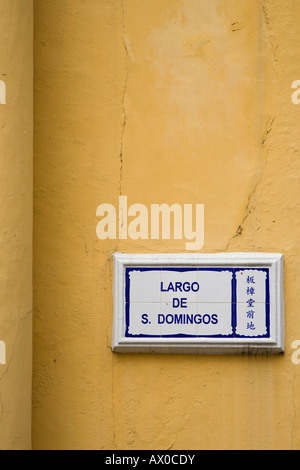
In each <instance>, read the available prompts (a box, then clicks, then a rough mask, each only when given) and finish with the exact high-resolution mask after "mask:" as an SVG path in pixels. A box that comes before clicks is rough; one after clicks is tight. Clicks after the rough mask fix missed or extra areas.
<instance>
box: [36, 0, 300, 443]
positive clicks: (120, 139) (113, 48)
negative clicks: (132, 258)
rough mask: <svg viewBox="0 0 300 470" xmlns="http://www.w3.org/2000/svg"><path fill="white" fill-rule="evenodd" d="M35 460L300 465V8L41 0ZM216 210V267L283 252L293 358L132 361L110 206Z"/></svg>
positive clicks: (208, 236)
mask: <svg viewBox="0 0 300 470" xmlns="http://www.w3.org/2000/svg"><path fill="white" fill-rule="evenodd" d="M34 6H35V42H34V52H35V166H34V382H33V443H34V448H35V449H65V448H68V449H78V448H81V449H96V448H98V449H292V448H293V449H299V447H300V433H299V432H300V409H299V406H300V405H299V404H300V391H299V390H300V388H299V383H300V382H299V380H300V366H296V365H295V364H293V362H292V353H293V352H294V351H293V349H292V343H293V341H294V340H297V339H300V317H299V301H300V294H299V276H300V251H299V238H300V215H299V214H300V212H299V203H300V186H299V183H300V166H299V151H300V134H299V126H300V108H299V107H297V106H295V105H294V104H292V101H291V94H292V90H291V84H292V82H293V81H294V80H296V79H299V78H300V70H299V64H298V62H297V60H296V58H297V54H298V46H299V28H300V3H299V2H295V1H293V0H286V1H284V2H283V0H243V1H240V0H239V1H236V0H226V1H222V0H210V1H209V2H208V1H207V0H84V1H83V0H46V1H45V0H35V2H34ZM120 195H126V196H128V203H129V204H133V203H142V204H144V205H145V206H147V207H148V208H150V205H151V204H154V203H159V204H161V203H167V204H169V205H171V204H173V203H175V202H177V203H180V204H182V205H183V204H197V203H198V204H205V244H204V247H203V250H202V252H206V253H209V252H213V253H217V252H231V251H232V252H239V251H243V252H251V251H253V252H282V253H283V254H284V257H285V299H286V351H285V354H283V355H274V356H271V355H256V356H255V355H234V356H207V357H206V356H182V355H172V356H169V355H148V354H147V355H134V354H131V355H117V354H113V353H112V351H111V329H112V312H113V301H112V278H113V270H112V254H113V253H114V252H116V251H120V252H127V253H155V252H184V251H185V243H184V240H151V239H149V240H131V239H128V240H118V239H117V240H102V241H101V240H99V239H98V238H97V237H96V225H97V223H98V221H99V218H97V217H96V209H97V207H98V205H100V204H102V203H110V204H113V205H114V206H115V207H116V208H117V207H118V200H119V196H120Z"/></svg>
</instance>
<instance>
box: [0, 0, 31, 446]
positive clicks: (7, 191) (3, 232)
mask: <svg viewBox="0 0 300 470" xmlns="http://www.w3.org/2000/svg"><path fill="white" fill-rule="evenodd" d="M32 45H33V2H32V1H31V0H26V1H24V0H1V1H0V80H1V81H2V82H3V83H4V86H3V90H4V91H5V93H4V95H3V96H6V99H5V100H2V99H1V103H4V104H0V180H1V184H0V250H1V258H0V259H1V261H0V305H1V314H0V340H1V341H3V343H4V344H5V349H6V361H3V362H6V364H3V363H2V361H1V358H2V355H1V358H0V450H6V449H9V450H14V449H30V448H31V377H32V373H31V370H32V157H33V47H32ZM5 103H6V104H5Z"/></svg>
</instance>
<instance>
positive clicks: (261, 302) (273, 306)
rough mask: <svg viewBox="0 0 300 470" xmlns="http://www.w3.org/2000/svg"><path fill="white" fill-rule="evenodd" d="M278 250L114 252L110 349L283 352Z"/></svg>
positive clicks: (187, 351) (191, 351)
mask: <svg viewBox="0 0 300 470" xmlns="http://www.w3.org/2000/svg"><path fill="white" fill-rule="evenodd" d="M283 310H284V304H283V257H282V255H280V254H265V253H230V254H218V255H206V254H205V255H204V254H203V255H202V254H193V255H190V254H161V255H127V254H126V255H125V254H115V255H114V322H113V351H115V352H123V353H124V352H148V353H149V352H159V353H193V354H216V353H239V352H248V351H254V352H256V353H258V352H260V351H261V352H277V353H278V352H283V349H284V312H283Z"/></svg>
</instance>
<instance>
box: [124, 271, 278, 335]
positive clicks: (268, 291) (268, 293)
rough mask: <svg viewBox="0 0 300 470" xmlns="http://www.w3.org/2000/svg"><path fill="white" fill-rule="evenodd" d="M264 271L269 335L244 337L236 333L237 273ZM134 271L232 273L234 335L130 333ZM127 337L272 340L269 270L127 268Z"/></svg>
mask: <svg viewBox="0 0 300 470" xmlns="http://www.w3.org/2000/svg"><path fill="white" fill-rule="evenodd" d="M248 270H255V271H263V272H265V273H266V301H265V306H266V320H265V322H266V329H267V333H266V334H265V335H258V336H252V335H251V336H242V335H238V334H237V333H236V328H237V302H236V300H237V280H236V272H238V271H248ZM132 271H174V272H194V271H215V272H224V271H230V272H231V273H232V281H231V326H232V334H230V335H199V336H197V335H187V334H177V335H144V334H140V335H133V334H130V333H129V327H130V272H132ZM125 337H126V338H248V339H255V338H270V274H269V268H256V267H252V266H251V267H245V268H230V267H223V268H209V267H207V268H206V267H205V268H193V267H168V266H166V267H161V268H157V267H145V266H134V267H126V268H125Z"/></svg>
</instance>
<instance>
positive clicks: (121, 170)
mask: <svg viewBox="0 0 300 470" xmlns="http://www.w3.org/2000/svg"><path fill="white" fill-rule="evenodd" d="M121 10H122V42H123V47H124V51H125V81H124V87H123V91H122V110H123V122H122V130H121V138H120V154H119V158H120V178H119V193H120V196H122V182H123V163H124V136H125V130H126V124H127V115H126V106H125V99H126V93H127V84H128V58H129V52H128V47H127V44H126V35H125V8H124V1H123V0H121Z"/></svg>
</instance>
